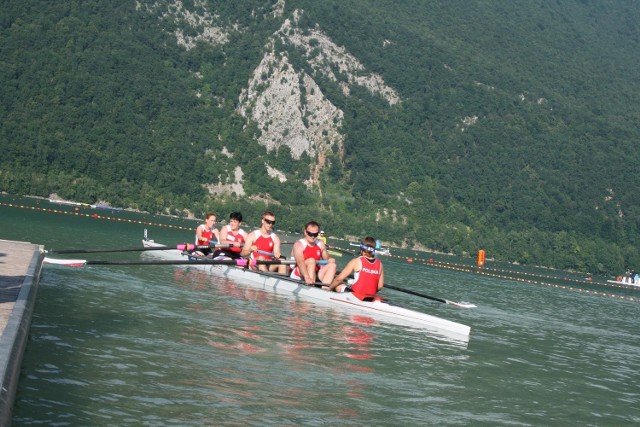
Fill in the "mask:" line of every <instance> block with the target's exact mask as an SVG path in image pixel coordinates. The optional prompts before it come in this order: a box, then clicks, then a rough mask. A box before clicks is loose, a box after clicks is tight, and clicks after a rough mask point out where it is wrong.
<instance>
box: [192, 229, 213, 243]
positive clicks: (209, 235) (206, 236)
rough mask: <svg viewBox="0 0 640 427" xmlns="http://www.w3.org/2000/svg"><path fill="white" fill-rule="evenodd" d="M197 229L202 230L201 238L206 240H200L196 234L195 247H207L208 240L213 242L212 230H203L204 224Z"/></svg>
mask: <svg viewBox="0 0 640 427" xmlns="http://www.w3.org/2000/svg"><path fill="white" fill-rule="evenodd" d="M198 228H201V229H202V237H203V238H204V239H206V240H200V239H199V238H198V235H197V234H196V245H208V244H209V241H210V240H213V238H214V237H215V234H214V232H213V228H212V229H210V230H208V231H207V230H205V228H204V224H200V225H199V226H198Z"/></svg>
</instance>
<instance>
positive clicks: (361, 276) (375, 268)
mask: <svg viewBox="0 0 640 427" xmlns="http://www.w3.org/2000/svg"><path fill="white" fill-rule="evenodd" d="M360 262H361V263H362V268H361V269H360V271H359V272H357V273H356V274H355V276H356V279H355V281H354V282H353V285H351V292H353V294H354V295H355V296H356V297H358V298H359V299H363V298H365V297H367V296H373V295H375V294H376V292H378V280H380V271H381V268H382V263H381V262H380V260H379V259H377V258H376V259H374V260H373V261H371V260H369V258H366V257H363V256H361V257H360Z"/></svg>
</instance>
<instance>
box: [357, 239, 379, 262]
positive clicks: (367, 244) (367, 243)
mask: <svg viewBox="0 0 640 427" xmlns="http://www.w3.org/2000/svg"><path fill="white" fill-rule="evenodd" d="M375 247H376V239H374V238H373V237H371V236H367V237H365V238H364V239H362V240H361V241H360V253H361V254H362V255H364V256H366V257H368V258H373V257H374V256H375V254H376V249H375Z"/></svg>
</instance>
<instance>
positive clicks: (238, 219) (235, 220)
mask: <svg viewBox="0 0 640 427" xmlns="http://www.w3.org/2000/svg"><path fill="white" fill-rule="evenodd" d="M241 223H242V214H241V213H240V212H231V213H230V214H229V225H230V226H231V229H232V230H234V231H235V230H237V229H238V227H240V224H241Z"/></svg>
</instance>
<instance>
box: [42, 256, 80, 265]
mask: <svg viewBox="0 0 640 427" xmlns="http://www.w3.org/2000/svg"><path fill="white" fill-rule="evenodd" d="M42 262H44V263H46V264H55V265H64V266H67V267H83V266H85V265H87V260H86V259H56V258H49V257H44V259H43V260H42Z"/></svg>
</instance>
